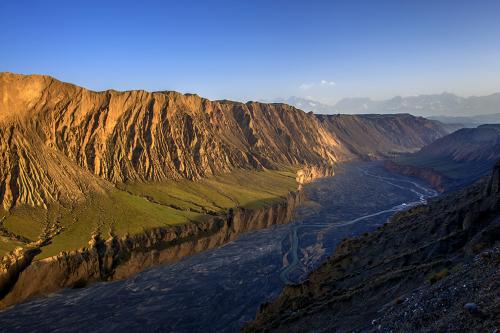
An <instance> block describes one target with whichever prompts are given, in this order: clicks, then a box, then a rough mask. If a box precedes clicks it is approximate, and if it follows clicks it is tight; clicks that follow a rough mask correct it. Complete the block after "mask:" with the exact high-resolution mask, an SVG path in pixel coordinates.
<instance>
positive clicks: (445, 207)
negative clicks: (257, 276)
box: [244, 164, 500, 332]
mask: <svg viewBox="0 0 500 333" xmlns="http://www.w3.org/2000/svg"><path fill="white" fill-rule="evenodd" d="M499 175H500V164H496V166H495V168H494V170H493V172H492V175H491V176H490V177H488V178H487V179H483V180H481V181H479V182H478V183H476V184H474V185H472V186H470V187H468V188H465V189H463V190H461V191H458V192H454V193H449V194H446V195H442V196H440V197H438V198H436V199H433V200H432V201H431V202H429V203H428V204H426V205H421V206H417V207H414V208H412V209H410V210H408V211H404V212H401V213H398V214H396V215H395V216H393V217H392V218H391V219H390V220H389V222H388V223H386V224H384V225H383V226H381V227H380V228H379V229H377V230H376V231H374V232H371V233H367V234H364V235H362V236H359V237H356V238H352V239H346V240H344V241H343V242H342V243H341V244H340V245H339V246H338V247H337V249H336V250H335V252H334V253H333V255H332V256H331V257H330V258H328V259H327V260H326V262H325V263H323V264H322V265H321V266H320V267H319V268H318V269H317V270H315V271H314V272H312V273H311V274H310V275H309V277H308V279H307V280H306V281H305V282H304V283H301V284H298V285H291V286H287V287H286V288H285V289H284V291H283V293H282V294H281V296H280V297H279V298H278V299H277V300H275V301H274V302H272V303H270V304H266V305H263V306H262V308H261V310H260V312H259V313H258V314H257V318H256V320H255V321H254V322H252V323H250V324H249V325H247V326H246V328H245V329H244V331H246V332H253V331H259V332H260V331H276V332H303V331H315V332H352V331H362V332H389V331H393V332H421V331H422V330H423V329H424V328H425V330H428V331H433V332H434V331H436V332H437V331H448V330H451V331H460V332H471V331H478V332H483V331H495V330H496V329H498V324H499V322H498V318H499V315H500V312H499V311H498V309H499V307H498V305H499V303H498V297H497V295H498V293H499V292H500V286H499V285H498V260H499V254H500V253H499V251H498V244H499V242H500V192H499V184H500V176H499ZM439 293H441V294H439ZM466 303H473V304H475V305H476V308H477V311H476V312H474V313H472V314H471V313H470V311H469V310H467V309H464V304H466Z"/></svg>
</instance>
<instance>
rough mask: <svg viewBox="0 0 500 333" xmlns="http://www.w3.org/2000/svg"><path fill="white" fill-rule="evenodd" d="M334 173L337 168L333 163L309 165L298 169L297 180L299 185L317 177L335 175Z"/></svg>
mask: <svg viewBox="0 0 500 333" xmlns="http://www.w3.org/2000/svg"><path fill="white" fill-rule="evenodd" d="M334 175H335V170H334V168H333V166H331V165H324V164H323V165H307V166H305V167H303V168H302V169H300V170H299V171H297V177H296V178H295V180H296V181H297V183H298V184H299V185H303V184H307V183H309V182H311V181H313V180H314V179H317V178H322V177H333V176H334Z"/></svg>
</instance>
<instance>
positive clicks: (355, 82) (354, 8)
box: [0, 0, 500, 103]
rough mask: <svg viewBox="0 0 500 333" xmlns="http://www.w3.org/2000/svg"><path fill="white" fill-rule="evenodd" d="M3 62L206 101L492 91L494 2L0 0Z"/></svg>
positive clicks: (499, 9) (498, 84)
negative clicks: (172, 91)
mask: <svg viewBox="0 0 500 333" xmlns="http://www.w3.org/2000/svg"><path fill="white" fill-rule="evenodd" d="M0 45H1V49H0V71H11V72H18V73H42V74H49V75H52V76H55V77H56V78H59V79H61V80H63V81H69V82H72V83H76V84H78V85H82V86H84V87H87V88H90V89H94V90H104V89H108V88H114V89H117V90H125V89H146V90H177V91H181V92H193V93H197V94H199V95H201V96H205V97H208V98H211V99H221V98H227V99H235V100H243V101H246V100H257V99H273V98H276V97H288V96H292V95H296V96H301V97H310V98H313V99H316V100H320V101H323V102H328V103H333V102H335V101H337V100H339V99H340V98H343V97H357V96H367V97H372V98H375V99H380V98H386V97H392V96H394V95H414V94H422V93H441V92H443V91H448V92H454V93H457V94H460V95H482V94H488V93H492V92H497V91H500V1H481V0H478V1H472V0H471V1H461V0H455V1H444V0H443V1H439V0H436V1H425V0H419V1H417V0H414V1H409V0H398V1H305V0H304V1H293V0H288V1H284V0H283V1H282V0H276V1H273V0H267V1H259V0H253V1H244V0H241V1H238V0H233V1H209V0H206V1H76V0H75V1H67V0H66V1H35V0H33V1H24V0H15V1H11V0H2V1H1V2H0Z"/></svg>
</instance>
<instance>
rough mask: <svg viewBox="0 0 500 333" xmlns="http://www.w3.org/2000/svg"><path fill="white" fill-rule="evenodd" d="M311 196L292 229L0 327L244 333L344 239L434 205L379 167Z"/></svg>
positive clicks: (19, 313) (40, 304) (24, 313)
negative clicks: (422, 205) (408, 211)
mask: <svg viewBox="0 0 500 333" xmlns="http://www.w3.org/2000/svg"><path fill="white" fill-rule="evenodd" d="M247 184H248V183H247ZM256 186H257V185H256ZM304 189H305V193H306V196H307V198H308V200H307V201H306V202H305V203H304V204H303V205H301V206H300V207H299V208H298V209H297V210H296V211H295V218H294V221H293V222H292V223H289V224H285V225H278V226H273V227H271V228H268V229H264V230H260V231H256V232H252V233H249V234H245V235H243V236H240V237H239V238H238V239H237V240H235V241H233V242H231V243H229V244H227V245H225V246H222V247H220V248H217V249H214V250H209V251H206V252H203V253H199V254H196V255H192V256H190V257H187V258H185V259H183V260H181V261H180V262H178V263H175V264H172V265H165V266H159V267H155V268H152V269H149V270H147V271H145V272H142V273H139V274H137V275H136V276H135V277H133V278H130V279H127V280H122V281H115V282H104V283H96V284H93V285H90V286H89V287H87V288H83V289H67V290H63V291H61V292H58V293H55V294H51V295H50V296H48V297H42V298H38V299H34V300H31V301H29V302H27V303H24V304H19V305H17V306H14V307H11V308H8V309H7V310H4V311H2V312H0V327H2V329H3V330H6V331H9V332H25V331H47V330H50V331H65V332H67V331H88V330H91V331H106V332H109V331H119V330H124V329H129V330H148V331H155V330H156V331H176V332H201V331H205V332H206V331H226V332H234V331H238V330H239V329H240V328H241V327H242V325H243V324H244V323H245V322H247V321H249V320H252V319H253V318H254V317H255V314H256V312H257V310H258V309H259V307H260V305H261V304H262V303H264V302H266V301H270V300H271V299H273V298H275V297H276V296H277V295H278V294H279V293H280V291H281V290H282V289H283V287H284V286H285V284H287V283H294V282H300V281H303V280H304V278H305V277H306V276H307V274H308V273H309V272H310V271H311V270H313V269H314V268H316V267H318V265H319V264H320V263H321V262H322V260H324V259H325V258H326V256H328V255H330V254H331V253H332V251H333V249H334V248H335V247H336V245H337V244H338V243H339V242H340V241H342V240H343V239H344V238H346V237H351V236H356V235H360V234H363V233H365V232H368V231H371V230H373V229H375V228H376V227H377V226H380V225H381V224H383V223H384V222H385V221H386V220H387V218H388V217H389V216H391V215H392V214H393V213H394V212H396V211H399V210H403V209H406V208H407V207H409V206H412V205H414V204H418V203H421V202H423V201H425V200H426V198H428V197H432V196H434V195H436V192H435V191H434V190H432V189H430V188H428V187H426V186H425V185H423V184H422V182H420V181H418V180H415V179H413V178H409V177H405V176H401V175H396V174H392V173H389V172H387V171H385V170H384V169H383V167H382V166H381V165H380V164H379V163H376V162H374V163H357V164H344V165H342V166H340V167H339V168H338V169H337V170H336V175H335V177H331V178H325V179H321V180H318V181H315V182H313V183H311V184H308V185H306V186H305V187H304ZM129 190H130V189H129ZM133 190H134V191H139V190H140V189H137V188H135V189H133ZM19 318H23V320H19Z"/></svg>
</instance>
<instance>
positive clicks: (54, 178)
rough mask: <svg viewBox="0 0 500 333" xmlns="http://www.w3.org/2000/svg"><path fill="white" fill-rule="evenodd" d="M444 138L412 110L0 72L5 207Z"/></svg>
mask: <svg viewBox="0 0 500 333" xmlns="http://www.w3.org/2000/svg"><path fill="white" fill-rule="evenodd" d="M444 134H446V131H445V130H444V129H443V128H442V126H441V125H439V124H438V123H436V122H433V121H429V120H427V119H424V118H417V117H413V116H410V115H387V116H380V115H365V116H317V115H314V114H312V113H305V112H303V111H301V110H299V109H296V108H294V107H291V106H289V105H286V104H278V103H275V104H265V103H257V102H248V103H239V102H232V101H225V100H224V101H210V100H207V99H204V98H201V97H199V96H197V95H189V94H186V95H183V94H180V93H177V92H169V91H163V92H146V91H142V90H138V91H126V92H117V91H114V90H108V91H103V92H94V91H90V90H87V89H84V88H81V87H78V86H75V85H72V84H68V83H63V82H60V81H58V80H55V79H53V78H51V77H48V76H40V75H29V76H25V75H16V74H10V73H0V151H1V154H0V201H1V203H2V205H3V207H4V208H5V209H6V210H9V209H10V208H11V207H13V206H15V205H21V204H29V205H32V206H46V205H48V204H49V203H50V202H54V201H58V202H62V201H68V202H73V201H75V200H84V199H85V195H84V193H87V192H89V191H103V190H105V188H106V186H108V185H109V184H108V183H120V182H125V181H162V180H167V179H182V178H186V179H191V180H197V179H200V178H202V177H206V176H209V175H213V174H215V173H224V172H228V171H230V170H232V169H235V168H243V169H256V168H257V169H259V168H264V167H265V168H275V167H278V166H279V165H285V164H286V165H305V164H311V165H320V164H332V163H334V162H339V161H345V160H350V159H354V158H377V157H380V156H384V155H385V154H387V153H391V152H393V151H398V152H400V151H413V150H415V149H416V148H419V147H421V146H423V145H425V144H427V143H429V142H431V141H433V140H435V139H436V138H438V137H440V136H442V135H444ZM103 180H104V182H103Z"/></svg>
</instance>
